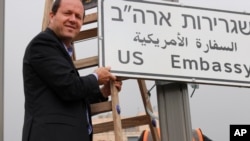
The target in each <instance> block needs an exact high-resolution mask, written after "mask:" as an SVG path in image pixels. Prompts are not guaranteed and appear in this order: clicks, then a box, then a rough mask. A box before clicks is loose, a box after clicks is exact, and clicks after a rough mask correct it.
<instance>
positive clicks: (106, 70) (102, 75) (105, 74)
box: [94, 67, 116, 85]
mask: <svg viewBox="0 0 250 141" xmlns="http://www.w3.org/2000/svg"><path fill="white" fill-rule="evenodd" d="M110 69H111V68H110V67H99V68H97V69H96V70H95V71H94V72H95V73H96V74H97V76H98V84H99V85H103V84H107V83H109V82H110V80H113V81H115V80H116V76H114V75H113V74H111V73H110Z"/></svg>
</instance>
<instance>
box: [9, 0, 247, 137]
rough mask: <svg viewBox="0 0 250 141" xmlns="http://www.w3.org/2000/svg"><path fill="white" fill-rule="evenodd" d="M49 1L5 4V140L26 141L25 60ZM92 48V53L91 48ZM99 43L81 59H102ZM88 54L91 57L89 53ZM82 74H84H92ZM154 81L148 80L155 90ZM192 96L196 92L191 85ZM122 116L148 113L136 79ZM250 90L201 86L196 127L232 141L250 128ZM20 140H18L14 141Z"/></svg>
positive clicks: (224, 1) (236, 4) (211, 4)
mask: <svg viewBox="0 0 250 141" xmlns="http://www.w3.org/2000/svg"><path fill="white" fill-rule="evenodd" d="M44 3H45V1H44V0H22V1H7V0H5V57H4V60H5V65H4V141H21V133H22V125H23V118H24V94H23V82H22V57H23V54H24V50H25V47H26V45H27V44H28V42H29V41H30V40H31V39H32V38H33V37H34V36H35V35H36V34H37V33H38V32H40V31H41V27H42V18H43V11H44ZM180 3H181V4H183V5H191V6H198V7H208V8H213V9H222V10H230V11H238V12H247V13H250V9H249V5H250V1H249V0H237V1H236V0H235V1H233V0H230V1H228V0H180ZM89 46H90V47H91V49H90V48H87V47H89ZM92 48H97V42H96V40H95V39H93V40H90V41H87V42H86V44H85V45H84V47H82V48H79V47H77V51H78V52H82V53H83V54H81V55H79V56H77V57H78V58H81V57H82V56H84V57H85V56H92V55H96V54H97V49H92ZM86 50H88V52H86ZM91 71H92V69H89V70H81V71H80V73H81V74H82V75H84V74H86V73H89V72H91ZM153 85H154V81H147V87H148V89H150V88H151V87H152V86H153ZM188 88H189V95H190V94H191V92H192V88H191V87H190V85H188ZM119 95H120V97H119V98H120V105H121V110H122V111H121V112H122V114H121V115H122V116H124V117H128V116H136V114H138V113H139V112H143V111H144V109H143V105H142V100H141V98H140V93H139V89H138V85H137V82H136V80H126V81H124V82H123V89H122V91H121V92H120V94H119ZM156 95H157V94H156V90H155V88H153V89H152V92H151V98H150V101H151V103H152V105H153V107H156V109H157V98H156ZM249 99H250V89H249V88H239V87H225V86H214V85H199V89H197V90H196V91H195V93H194V96H193V97H192V98H190V99H189V102H190V110H191V119H192V121H191V122H192V127H193V128H201V130H202V131H203V133H204V134H205V135H207V136H208V137H210V138H211V139H212V140H214V141H228V140H229V125H230V124H250V112H249V111H250V102H249ZM13 135H14V136H13Z"/></svg>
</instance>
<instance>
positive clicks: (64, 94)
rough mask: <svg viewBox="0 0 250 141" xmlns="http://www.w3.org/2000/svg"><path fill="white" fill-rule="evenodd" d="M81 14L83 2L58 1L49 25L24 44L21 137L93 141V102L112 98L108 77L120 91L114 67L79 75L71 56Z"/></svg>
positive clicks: (30, 140)
mask: <svg viewBox="0 0 250 141" xmlns="http://www.w3.org/2000/svg"><path fill="white" fill-rule="evenodd" d="M83 18H84V7H83V4H82V1H81V0H55V2H54V4H53V7H52V11H51V13H50V22H49V25H48V28H47V29H46V30H45V31H43V32H41V33H39V34H38V35H37V36H35V37H34V38H33V39H32V40H31V42H30V43H29V44H28V46H27V48H26V51H25V54H24V58H23V80H24V93H25V117H24V126H23V137H22V141H91V140H92V124H91V117H90V109H89V104H91V103H97V102H102V101H106V100H108V96H109V95H110V87H109V81H110V80H112V81H114V83H115V86H116V88H117V89H118V91H119V90H120V89H121V82H120V81H116V77H115V76H113V75H112V74H111V73H110V72H109V70H110V67H100V68H97V69H96V70H95V71H94V72H93V74H89V75H86V76H79V74H78V71H77V70H76V68H75V66H74V64H73V62H72V60H71V57H70V55H71V53H72V52H71V51H72V49H71V48H72V40H73V38H74V37H75V36H76V35H77V34H78V33H79V32H80V29H81V26H82V23H83ZM99 85H103V86H102V87H99Z"/></svg>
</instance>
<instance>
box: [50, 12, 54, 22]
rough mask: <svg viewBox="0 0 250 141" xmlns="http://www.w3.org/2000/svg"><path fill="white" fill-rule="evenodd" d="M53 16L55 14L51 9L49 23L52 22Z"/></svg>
mask: <svg viewBox="0 0 250 141" xmlns="http://www.w3.org/2000/svg"><path fill="white" fill-rule="evenodd" d="M54 16H55V14H54V13H53V12H52V11H51V12H50V13H49V23H52V22H53V17H54Z"/></svg>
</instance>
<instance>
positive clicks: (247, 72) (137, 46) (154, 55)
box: [98, 0, 250, 87]
mask: <svg viewBox="0 0 250 141" xmlns="http://www.w3.org/2000/svg"><path fill="white" fill-rule="evenodd" d="M98 17H99V19H98V31H99V33H98V37H99V60H100V62H99V64H100V66H111V68H112V73H114V74H115V75H117V76H125V77H132V78H144V79H155V80H168V81H182V82H197V83H207V84H216V85H231V86H243V87H250V55H249V54H250V14H248V13H238V12H232V11H223V10H215V9H207V8H200V7H188V6H181V5H178V4H173V3H165V2H164V3H163V2H161V3H160V2H157V1H153V0H152V1H151V2H150V1H134V0H100V1H99V5H98Z"/></svg>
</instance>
